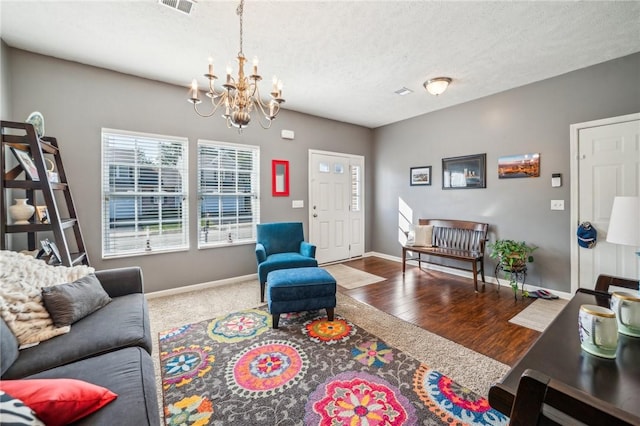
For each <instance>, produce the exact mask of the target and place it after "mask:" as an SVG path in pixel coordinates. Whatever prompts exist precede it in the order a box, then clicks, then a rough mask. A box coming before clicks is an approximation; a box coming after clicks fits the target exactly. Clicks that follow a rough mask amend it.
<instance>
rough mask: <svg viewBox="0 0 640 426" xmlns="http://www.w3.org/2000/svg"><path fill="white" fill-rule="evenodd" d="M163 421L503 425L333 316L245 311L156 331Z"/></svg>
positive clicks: (460, 392)
mask: <svg viewBox="0 0 640 426" xmlns="http://www.w3.org/2000/svg"><path fill="white" fill-rule="evenodd" d="M159 343H160V364H161V372H162V374H161V375H162V388H163V398H164V411H165V421H166V424H168V425H208V424H219V425H243V426H245V425H257V424H261V425H276V424H277V425H302V424H305V425H353V426H355V425H371V426H373V425H417V424H440V423H446V424H471V425H475V424H491V425H501V424H507V423H508V418H506V417H505V416H504V415H502V414H501V413H499V412H497V411H495V410H493V409H491V407H490V406H489V404H488V402H487V400H486V399H484V398H482V397H480V396H478V395H476V394H474V393H473V392H471V391H470V390H469V389H467V388H465V387H464V386H461V385H458V384H457V383H454V382H453V381H452V380H451V379H449V378H448V377H446V376H444V375H442V374H440V373H438V372H437V371H435V370H433V369H431V368H430V367H429V366H427V365H425V364H421V363H420V362H418V361H416V360H415V359H413V358H412V357H410V356H408V355H407V354H405V353H403V352H400V351H399V350H397V349H395V348H393V347H390V346H388V345H387V344H386V343H385V342H383V341H381V340H380V339H378V338H377V337H376V336H374V335H372V334H370V333H368V332H366V331H364V330H362V329H360V328H358V327H357V326H356V325H354V324H353V323H352V322H350V321H349V320H347V319H346V318H343V317H341V316H336V318H335V321H331V322H329V321H327V320H326V316H324V311H311V312H302V313H297V314H289V315H283V316H282V317H281V319H280V329H279V330H273V329H272V328H271V316H270V315H269V314H268V313H267V312H266V311H265V310H263V309H248V310H244V311H240V312H235V313H232V314H229V315H226V316H222V317H219V318H215V319H213V320H207V321H202V322H199V323H193V324H188V325H185V326H182V327H179V328H175V329H172V330H169V331H167V332H163V333H160V335H159Z"/></svg>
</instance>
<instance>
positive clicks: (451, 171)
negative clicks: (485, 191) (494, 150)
mask: <svg viewBox="0 0 640 426" xmlns="http://www.w3.org/2000/svg"><path fill="white" fill-rule="evenodd" d="M486 163H487V154H477V155H466V156H464V157H451V158H443V159H442V189H471V188H486V187H487V183H486V182H487V179H486V176H487V168H486Z"/></svg>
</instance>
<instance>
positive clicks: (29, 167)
mask: <svg viewBox="0 0 640 426" xmlns="http://www.w3.org/2000/svg"><path fill="white" fill-rule="evenodd" d="M11 152H13V155H15V156H16V158H17V159H18V162H19V163H20V165H21V166H22V168H23V169H24V172H25V173H26V174H27V176H28V177H29V179H31V180H40V179H39V178H38V169H37V168H36V164H35V163H34V162H33V159H32V158H31V155H30V154H29V152H27V151H23V150H21V149H17V148H13V147H12V148H11Z"/></svg>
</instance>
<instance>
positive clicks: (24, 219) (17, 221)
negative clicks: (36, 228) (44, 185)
mask: <svg viewBox="0 0 640 426" xmlns="http://www.w3.org/2000/svg"><path fill="white" fill-rule="evenodd" d="M15 201H16V203H15V204H13V205H11V206H9V215H10V216H11V219H13V223H14V225H28V224H29V219H31V216H33V213H34V212H35V211H36V208H35V207H33V206H32V205H31V204H27V201H28V200H27V199H26V198H16V199H15Z"/></svg>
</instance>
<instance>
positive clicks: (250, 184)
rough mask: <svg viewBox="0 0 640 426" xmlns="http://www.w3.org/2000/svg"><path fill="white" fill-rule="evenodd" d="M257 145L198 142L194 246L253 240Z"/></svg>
mask: <svg viewBox="0 0 640 426" xmlns="http://www.w3.org/2000/svg"><path fill="white" fill-rule="evenodd" d="M259 176H260V148H259V147H256V146H250V145H236V144H230V143H224V142H211V141H198V195H199V197H198V198H199V203H198V247H199V248H203V247H215V246H220V245H226V244H234V243H249V242H255V240H256V224H257V223H259V222H260V201H259V200H258V195H259V193H260V184H259Z"/></svg>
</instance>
